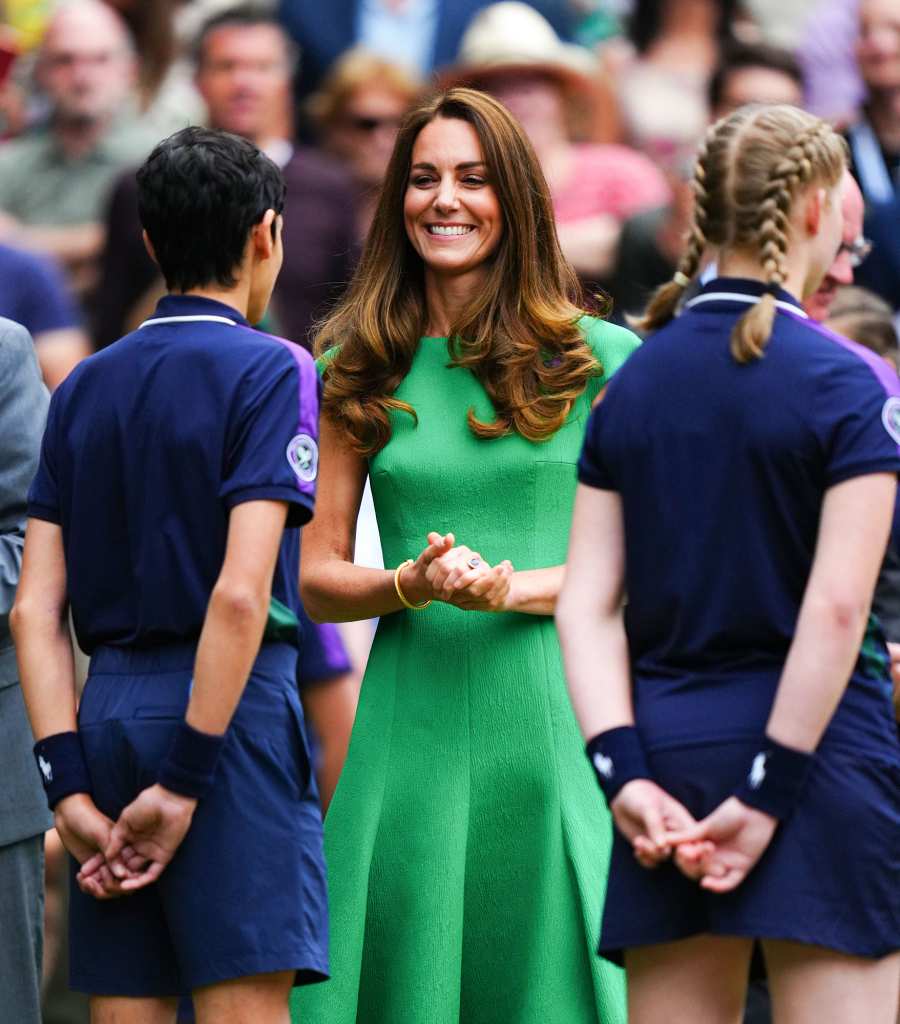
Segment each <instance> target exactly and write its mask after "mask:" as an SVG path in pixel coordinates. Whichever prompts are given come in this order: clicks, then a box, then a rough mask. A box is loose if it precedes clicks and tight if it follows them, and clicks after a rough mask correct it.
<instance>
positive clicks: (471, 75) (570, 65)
mask: <svg viewBox="0 0 900 1024" xmlns="http://www.w3.org/2000/svg"><path fill="white" fill-rule="evenodd" d="M597 68H598V66H597V59H596V57H595V56H594V55H593V54H592V53H591V52H590V51H589V50H586V49H585V48H584V47H583V46H577V45H574V44H571V43H564V42H563V41H562V40H561V39H560V38H559V36H558V35H557V34H556V32H555V31H554V30H553V26H552V25H551V24H550V23H549V22H548V21H547V19H546V18H545V17H544V16H543V15H542V14H540V13H539V12H538V11H536V10H535V9H534V8H533V7H529V6H528V4H524V3H517V2H514V0H506V2H503V3H496V4H491V5H490V6H489V7H485V8H484V9H483V10H482V11H480V12H479V13H478V14H476V15H475V17H474V18H473V19H472V21H471V22H470V23H469V26H468V28H467V29H466V31H465V33H464V34H463V37H462V40H461V41H460V44H459V52H458V53H457V59H456V63H455V64H453V65H451V66H450V67H447V68H446V69H444V70H443V71H441V72H440V74H439V84H440V85H441V86H442V87H443V88H445V89H449V88H451V87H452V86H455V85H478V84H479V83H482V82H484V81H485V80H486V79H489V78H490V77H492V76H493V75H495V74H508V73H510V72H516V71H521V72H529V73H532V74H533V73H535V72H538V73H540V74H544V75H548V76H550V77H552V78H554V79H556V80H557V81H558V82H559V83H560V85H562V86H563V87H564V88H566V89H567V90H569V91H570V92H583V91H585V90H590V89H591V87H592V85H593V79H594V78H595V76H596V74H597Z"/></svg>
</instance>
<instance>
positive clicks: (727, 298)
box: [684, 292, 809, 320]
mask: <svg viewBox="0 0 900 1024" xmlns="http://www.w3.org/2000/svg"><path fill="white" fill-rule="evenodd" d="M761 298H762V296H761V295H746V294H745V293H744V292H706V293H705V294H704V295H698V296H696V298H693V299H691V300H690V301H688V302H686V303H685V304H684V308H685V309H690V308H691V306H698V305H699V304H700V303H701V302H745V303H747V305H748V306H752V305H754V304H755V303H757V302H759V300H760V299H761ZM775 305H776V306H777V307H778V308H779V309H783V310H784V311H785V312H786V313H794V314H796V315H797V316H799V317H802V318H803V319H804V320H808V319H809V313H807V312H806V310H804V309H801V308H800V307H799V306H795V305H794V303H793V302H785V301H784V299H776V300H775Z"/></svg>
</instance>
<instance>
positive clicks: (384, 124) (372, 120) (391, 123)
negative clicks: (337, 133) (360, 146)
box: [345, 115, 401, 135]
mask: <svg viewBox="0 0 900 1024" xmlns="http://www.w3.org/2000/svg"><path fill="white" fill-rule="evenodd" d="M400 120H401V119H400V118H399V117H353V116H352V115H348V116H347V117H346V118H345V123H346V124H347V127H348V128H352V129H353V131H355V132H361V133H362V134H364V135H371V134H372V132H375V131H377V130H378V129H379V128H393V129H397V128H399V127H400Z"/></svg>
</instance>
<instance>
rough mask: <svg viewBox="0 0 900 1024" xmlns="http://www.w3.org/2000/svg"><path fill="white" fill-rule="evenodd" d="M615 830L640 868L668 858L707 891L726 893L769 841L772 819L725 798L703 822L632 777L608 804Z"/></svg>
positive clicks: (663, 793)
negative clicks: (630, 849)
mask: <svg viewBox="0 0 900 1024" xmlns="http://www.w3.org/2000/svg"><path fill="white" fill-rule="evenodd" d="M611 811H612V816H613V821H614V822H615V824H616V827H617V828H618V830H619V831H620V832H621V833H622V835H623V836H624V837H625V838H626V839H627V840H628V841H629V842H630V843H631V846H632V849H633V850H634V856H635V858H636V859H637V861H638V863H639V864H640V865H641V866H642V867H645V868H655V867H658V866H659V865H660V864H662V863H663V861H665V860H668V859H669V858H670V857H671V858H673V859H674V861H675V864H676V865H677V866H678V869H679V870H680V871H681V872H682V874H684V875H686V876H687V877H688V878H691V879H693V880H694V881H696V882H698V883H699V884H700V886H701V887H702V888H704V889H708V890H709V891H710V892H717V893H723V892H730V891H731V890H732V889H736V888H737V887H738V886H739V885H740V884H741V882H743V880H744V879H745V878H746V877H747V875H748V874H749V873H750V871H751V870H752V868H753V866H754V865H755V864H756V862H757V861H758V860H759V858H760V857H761V856H762V855H763V853H764V852H765V850H766V847H767V846H768V845H769V843H770V841H771V839H772V836H773V834H774V832H775V827H776V826H777V824H778V821H777V819H775V818H773V817H772V816H771V815H769V814H765V813H763V812H762V811H758V810H756V809H755V808H753V807H748V806H747V805H746V804H744V803H742V802H741V801H740V800H738V798H737V797H734V796H732V797H728V799H726V800H724V801H723V802H722V803H721V804H719V806H718V807H717V808H716V809H715V810H714V811H713V812H712V813H711V814H708V815H707V816H706V817H705V818H704V819H703V820H702V821H696V820H695V819H694V817H693V816H692V815H691V813H690V811H688V810H687V808H686V807H685V806H684V805H683V804H681V803H679V802H678V801H677V800H676V799H674V797H671V796H670V795H669V794H668V793H667V792H666V791H665V790H664V789H662V788H661V787H660V786H658V785H657V784H656V783H655V782H652V781H651V780H650V779H633V780H632V781H631V782H629V783H627V784H626V785H624V786H623V787H622V789H621V790H620V791H619V793H618V794H617V796H616V798H615V799H614V800H613V802H612V807H611Z"/></svg>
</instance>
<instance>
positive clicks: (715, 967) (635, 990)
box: [625, 935, 753, 1024]
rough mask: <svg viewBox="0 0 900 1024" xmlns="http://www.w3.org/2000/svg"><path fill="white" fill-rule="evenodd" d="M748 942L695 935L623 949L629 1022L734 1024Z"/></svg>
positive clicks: (744, 982)
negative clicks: (673, 940) (679, 939)
mask: <svg viewBox="0 0 900 1024" xmlns="http://www.w3.org/2000/svg"><path fill="white" fill-rule="evenodd" d="M752 948H753V943H752V941H751V940H750V939H739V938H728V937H723V936H719V935H698V936H696V937H694V938H690V939H682V940H681V941H679V942H667V943H660V944H659V945H656V946H636V947H634V948H633V949H629V950H626V952H625V973H626V975H627V978H628V1022H629V1024H659V1022H660V1021H665V1022H666V1024H739V1022H740V1020H741V1017H742V1016H743V1011H744V1000H745V999H746V994H747V974H748V971H749V967H750V953H751V950H752Z"/></svg>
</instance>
